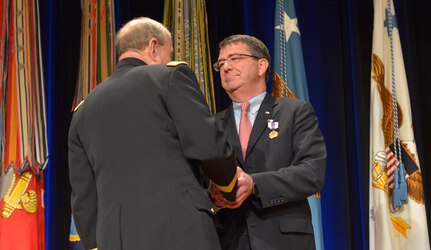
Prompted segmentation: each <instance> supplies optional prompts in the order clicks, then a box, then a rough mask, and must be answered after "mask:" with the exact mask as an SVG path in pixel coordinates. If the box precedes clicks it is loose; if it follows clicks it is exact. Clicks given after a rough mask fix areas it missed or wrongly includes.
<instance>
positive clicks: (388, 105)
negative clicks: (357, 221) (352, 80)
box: [369, 0, 430, 250]
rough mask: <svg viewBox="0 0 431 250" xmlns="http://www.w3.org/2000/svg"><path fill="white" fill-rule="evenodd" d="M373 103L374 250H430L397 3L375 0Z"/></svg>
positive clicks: (371, 240)
mask: <svg viewBox="0 0 431 250" xmlns="http://www.w3.org/2000/svg"><path fill="white" fill-rule="evenodd" d="M370 100H371V104H370V116H371V117H370V224H369V229H370V230H369V233H370V249H371V250H373V249H394V250H396V249H430V246H429V239H428V229H427V222H426V221H427V220H426V213H425V204H424V191H423V190H424V189H423V183H422V175H421V171H420V167H419V159H418V155H417V152H416V143H415V139H414V134H413V123H412V117H411V109H410V97H409V90H408V86H407V79H406V74H405V69H404V61H403V55H402V50H401V43H400V37H399V30H398V26H397V20H396V16H395V9H394V5H393V1H392V0H374V31H373V51H372V65H371V97H370Z"/></svg>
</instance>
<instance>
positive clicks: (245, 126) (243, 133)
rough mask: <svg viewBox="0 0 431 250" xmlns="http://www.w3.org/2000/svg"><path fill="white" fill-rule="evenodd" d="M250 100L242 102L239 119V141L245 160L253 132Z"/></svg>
mask: <svg viewBox="0 0 431 250" xmlns="http://www.w3.org/2000/svg"><path fill="white" fill-rule="evenodd" d="M249 107H250V102H249V101H246V102H243V103H241V119H240V121H239V141H240V143H241V151H242V157H243V158H244V160H245V152H246V151H247V145H248V140H249V139H250V133H251V122H250V119H249V118H248V109H249Z"/></svg>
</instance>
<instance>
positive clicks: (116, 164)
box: [69, 18, 238, 250]
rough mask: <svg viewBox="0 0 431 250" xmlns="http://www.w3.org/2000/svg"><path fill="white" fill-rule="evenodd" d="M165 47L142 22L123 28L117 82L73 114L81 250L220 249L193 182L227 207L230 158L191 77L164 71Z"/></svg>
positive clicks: (72, 162) (177, 68)
mask: <svg viewBox="0 0 431 250" xmlns="http://www.w3.org/2000/svg"><path fill="white" fill-rule="evenodd" d="M170 37H171V35H170V33H169V31H168V30H167V29H166V28H165V27H164V26H163V25H162V24H160V23H158V22H156V21H154V20H151V19H149V18H137V19H134V20H132V21H130V22H129V23H127V24H126V25H125V26H124V27H123V28H122V29H121V30H120V31H119V32H118V34H117V41H116V47H117V52H118V55H119V63H118V65H117V67H116V69H115V72H114V73H113V74H112V75H111V76H110V77H109V78H108V79H107V80H106V81H104V82H103V83H101V84H100V85H99V86H97V88H95V89H94V90H93V91H92V92H91V93H90V95H89V96H88V97H87V98H86V100H85V102H84V103H83V104H82V105H80V106H79V107H78V108H77V110H76V112H75V113H74V116H73V119H72V123H71V126H70V130H69V169H70V170H69V171H70V182H71V185H72V211H73V216H74V218H75V222H76V227H77V229H78V232H79V234H80V236H81V240H82V242H83V243H84V245H85V246H86V247H87V248H94V247H98V249H102V250H105V249H115V250H118V249H151V250H154V249H184V250H190V249H219V248H220V246H219V243H218V239H217V234H216V231H215V229H214V226H213V224H212V215H213V214H214V210H213V209H212V203H211V201H210V199H209V196H208V195H207V193H206V192H205V191H204V190H203V189H202V187H201V186H200V184H199V181H198V179H197V178H196V175H197V173H199V171H200V168H201V169H202V170H203V172H204V173H205V174H206V175H207V176H208V177H209V178H210V179H211V181H212V184H213V186H215V187H217V188H219V189H220V190H221V191H223V194H224V196H225V198H226V199H227V200H230V201H233V200H235V195H236V190H237V188H238V187H237V174H236V171H237V169H236V163H235V157H234V154H233V150H232V148H231V147H230V146H229V144H228V143H227V138H226V136H225V134H224V133H222V132H220V131H219V130H217V129H216V126H215V122H214V118H212V116H211V114H210V112H209V109H208V107H207V105H206V103H205V100H204V97H203V94H202V93H201V92H200V90H199V88H198V83H197V79H196V77H195V75H194V73H193V71H192V70H191V69H190V68H189V67H188V66H187V65H186V64H184V63H176V62H171V63H168V62H169V61H170V60H171V53H172V42H171V39H170ZM166 63H168V64H167V65H165V64H166Z"/></svg>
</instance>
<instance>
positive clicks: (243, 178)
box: [208, 167, 254, 209]
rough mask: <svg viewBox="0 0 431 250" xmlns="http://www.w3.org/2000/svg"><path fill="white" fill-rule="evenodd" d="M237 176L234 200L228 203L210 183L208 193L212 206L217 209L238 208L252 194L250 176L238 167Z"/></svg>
mask: <svg viewBox="0 0 431 250" xmlns="http://www.w3.org/2000/svg"><path fill="white" fill-rule="evenodd" d="M236 174H237V176H238V189H237V191H236V200H235V201H228V200H226V199H225V198H224V197H223V194H222V193H221V191H220V190H219V189H218V188H217V187H216V186H215V185H214V184H213V183H212V182H210V186H209V188H208V191H209V192H210V194H211V198H212V200H213V204H214V205H215V206H217V207H219V208H231V209H233V208H238V207H240V206H241V204H242V203H243V202H244V201H245V200H246V199H247V198H248V197H249V196H250V195H251V194H252V192H253V186H254V181H253V178H251V176H250V175H248V174H246V173H245V172H244V171H243V170H242V169H241V168H240V167H237V168H236Z"/></svg>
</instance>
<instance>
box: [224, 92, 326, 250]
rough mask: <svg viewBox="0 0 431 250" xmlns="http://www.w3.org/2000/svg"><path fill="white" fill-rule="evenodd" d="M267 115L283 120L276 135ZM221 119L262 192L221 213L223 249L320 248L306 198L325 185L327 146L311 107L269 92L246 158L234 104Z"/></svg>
mask: <svg viewBox="0 0 431 250" xmlns="http://www.w3.org/2000/svg"><path fill="white" fill-rule="evenodd" d="M268 120H272V121H273V122H278V128H277V129H273V130H275V131H276V132H277V133H278V135H276V136H275V137H273V138H270V133H271V132H272V129H270V128H269V127H268ZM216 121H217V125H218V126H219V127H220V128H221V129H223V130H224V131H226V132H227V133H228V136H229V139H230V142H231V144H232V145H233V147H234V148H235V151H236V155H237V161H238V162H239V163H240V165H241V167H242V168H243V170H244V171H245V172H246V173H248V174H250V175H251V176H252V178H253V179H254V181H255V183H256V187H257V190H258V197H256V196H255V195H251V196H250V197H249V198H248V200H246V201H245V202H244V203H243V205H242V206H241V207H240V208H238V209H234V210H230V209H222V210H221V211H220V212H219V213H218V214H217V219H218V223H219V228H220V231H219V233H220V240H221V244H222V248H223V249H253V250H281V249H283V250H285V249H300V250H303V249H315V243H314V236H313V227H312V224H311V212H310V208H309V205H308V201H307V197H308V196H310V195H313V194H314V193H316V192H318V191H320V189H321V187H322V185H323V181H324V176H325V167H326V147H325V143H324V140H323V137H322V135H321V132H320V130H319V128H318V120H317V118H316V116H315V114H314V111H313V108H312V106H311V105H310V104H309V103H306V102H303V101H299V100H295V99H288V98H274V97H272V96H271V95H269V94H267V95H266V96H265V98H264V100H263V102H262V104H261V106H260V108H259V111H258V114H257V116H256V120H255V122H254V124H253V128H252V132H251V135H250V140H249V143H248V148H247V152H246V158H245V161H244V160H243V157H242V153H241V146H240V142H239V137H238V132H237V129H236V127H235V121H234V113H233V109H232V105H231V106H230V107H229V108H228V109H226V110H224V111H222V112H220V113H218V114H217V116H216ZM248 239H250V241H249V240H248ZM249 244H250V246H248V245H249Z"/></svg>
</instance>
